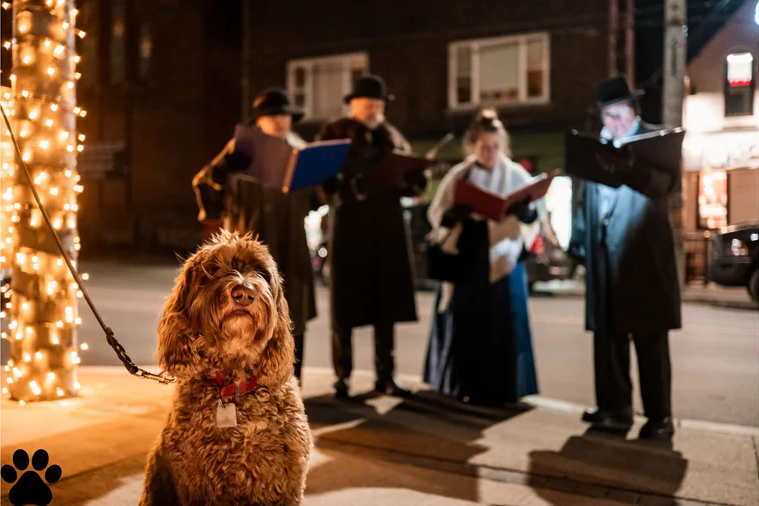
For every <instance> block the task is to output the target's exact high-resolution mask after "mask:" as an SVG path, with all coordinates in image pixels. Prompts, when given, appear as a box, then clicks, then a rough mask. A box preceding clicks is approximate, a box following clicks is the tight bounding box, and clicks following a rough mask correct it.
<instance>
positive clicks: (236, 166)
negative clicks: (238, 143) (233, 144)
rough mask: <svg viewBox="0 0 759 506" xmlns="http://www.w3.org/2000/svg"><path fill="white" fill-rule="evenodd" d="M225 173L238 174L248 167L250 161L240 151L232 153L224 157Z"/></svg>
mask: <svg viewBox="0 0 759 506" xmlns="http://www.w3.org/2000/svg"><path fill="white" fill-rule="evenodd" d="M224 162H225V165H226V168H227V172H240V171H242V170H245V169H247V168H248V166H249V165H250V162H251V159H250V157H249V156H248V155H246V154H245V153H243V152H242V151H232V152H231V153H227V154H226V155H224Z"/></svg>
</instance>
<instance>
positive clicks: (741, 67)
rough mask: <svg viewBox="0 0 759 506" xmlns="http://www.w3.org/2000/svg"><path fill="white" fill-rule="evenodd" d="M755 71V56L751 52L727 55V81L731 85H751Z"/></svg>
mask: <svg viewBox="0 0 759 506" xmlns="http://www.w3.org/2000/svg"><path fill="white" fill-rule="evenodd" d="M753 71H754V57H753V56H752V55H751V53H733V54H729V55H727V82H728V83H730V86H751V81H752V79H753V74H754V72H753Z"/></svg>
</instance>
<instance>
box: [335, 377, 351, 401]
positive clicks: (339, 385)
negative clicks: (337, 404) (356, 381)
mask: <svg viewBox="0 0 759 506" xmlns="http://www.w3.org/2000/svg"><path fill="white" fill-rule="evenodd" d="M332 388H333V389H334V391H335V399H338V400H345V399H347V398H349V397H350V395H349V391H350V381H348V378H338V380H337V381H335V384H334V385H333V386H332Z"/></svg>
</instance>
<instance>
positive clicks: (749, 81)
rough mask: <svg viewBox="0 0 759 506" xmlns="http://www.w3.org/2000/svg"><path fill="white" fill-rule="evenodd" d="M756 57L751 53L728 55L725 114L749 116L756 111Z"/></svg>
mask: <svg viewBox="0 0 759 506" xmlns="http://www.w3.org/2000/svg"><path fill="white" fill-rule="evenodd" d="M754 77H755V76H754V58H753V56H752V55H751V53H733V54H730V55H728V56H727V79H726V82H725V116H748V115H751V114H753V113H754V87H755V86H756V84H755V82H754Z"/></svg>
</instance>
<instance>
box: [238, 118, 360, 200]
mask: <svg viewBox="0 0 759 506" xmlns="http://www.w3.org/2000/svg"><path fill="white" fill-rule="evenodd" d="M350 144H351V141H350V139H338V140H332V141H321V142H312V143H310V144H308V145H306V147H304V148H300V149H299V148H294V147H292V146H291V145H290V144H288V143H287V142H286V141H284V140H283V139H279V138H277V137H272V136H270V135H266V134H265V133H263V132H262V131H261V129H260V128H258V127H256V126H247V125H237V128H235V151H240V152H243V153H245V154H246V155H248V156H249V157H250V159H251V163H250V165H249V166H248V167H247V168H246V169H245V170H244V171H242V174H243V175H245V176H249V177H251V178H253V179H255V180H256V181H259V182H261V183H263V184H266V185H269V186H276V187H278V188H280V189H281V190H282V191H283V192H285V193H287V192H291V191H297V190H303V189H305V188H310V187H313V186H318V185H320V184H322V183H323V182H324V181H325V180H326V179H328V178H330V177H333V176H336V175H337V174H339V173H340V171H341V170H342V168H343V164H344V163H345V158H346V157H347V155H348V149H349V148H350Z"/></svg>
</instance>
